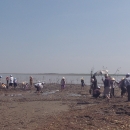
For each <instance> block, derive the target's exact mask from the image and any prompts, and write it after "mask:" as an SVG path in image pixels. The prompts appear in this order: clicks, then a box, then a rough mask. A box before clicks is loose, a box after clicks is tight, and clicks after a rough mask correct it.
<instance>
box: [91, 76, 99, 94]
mask: <svg viewBox="0 0 130 130" xmlns="http://www.w3.org/2000/svg"><path fill="white" fill-rule="evenodd" d="M92 84H93V96H94V90H95V89H97V87H98V86H97V79H96V76H95V75H93V80H92Z"/></svg>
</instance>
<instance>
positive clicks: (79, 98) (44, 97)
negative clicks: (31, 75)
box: [0, 84, 130, 130]
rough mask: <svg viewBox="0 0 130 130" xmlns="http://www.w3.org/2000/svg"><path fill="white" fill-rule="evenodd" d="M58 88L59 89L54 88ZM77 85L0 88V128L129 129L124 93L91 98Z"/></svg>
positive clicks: (129, 114)
mask: <svg viewBox="0 0 130 130" xmlns="http://www.w3.org/2000/svg"><path fill="white" fill-rule="evenodd" d="M58 90H59V91H58ZM88 90H89V87H87V86H85V88H84V89H83V90H81V87H80V85H67V86H66V88H65V90H64V91H62V92H61V91H60V85H58V84H46V85H45V87H44V89H43V93H40V94H39V95H37V94H36V93H35V88H33V89H32V90H26V91H24V90H22V89H20V88H17V89H16V90H13V89H10V90H8V91H5V90H1V91H0V128H1V130H97V129H99V130H107V129H108V130H114V129H115V130H129V129H130V103H129V102H126V101H127V96H125V97H124V98H121V97H120V89H119V88H117V89H116V92H115V95H116V97H115V98H112V99H111V101H110V102H109V103H108V102H106V99H103V98H98V99H94V98H92V96H91V95H90V94H89V92H88Z"/></svg>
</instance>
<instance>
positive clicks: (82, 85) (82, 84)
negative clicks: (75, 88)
mask: <svg viewBox="0 0 130 130" xmlns="http://www.w3.org/2000/svg"><path fill="white" fill-rule="evenodd" d="M82 88H84V78H83V77H82V78H81V89H82Z"/></svg>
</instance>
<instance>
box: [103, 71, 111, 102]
mask: <svg viewBox="0 0 130 130" xmlns="http://www.w3.org/2000/svg"><path fill="white" fill-rule="evenodd" d="M102 81H103V83H104V96H105V97H106V98H107V100H108V101H109V100H110V92H111V86H110V78H109V77H108V74H105V79H104V80H103V79H102Z"/></svg>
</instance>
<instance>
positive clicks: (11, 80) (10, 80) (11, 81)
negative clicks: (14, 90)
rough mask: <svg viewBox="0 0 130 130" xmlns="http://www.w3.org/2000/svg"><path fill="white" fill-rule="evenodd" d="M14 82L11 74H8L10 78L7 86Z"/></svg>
mask: <svg viewBox="0 0 130 130" xmlns="http://www.w3.org/2000/svg"><path fill="white" fill-rule="evenodd" d="M13 83H14V77H13V76H12V75H10V79H9V86H11V87H12V86H13Z"/></svg>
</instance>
